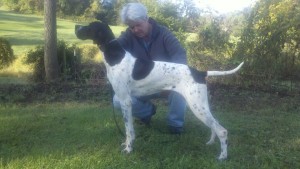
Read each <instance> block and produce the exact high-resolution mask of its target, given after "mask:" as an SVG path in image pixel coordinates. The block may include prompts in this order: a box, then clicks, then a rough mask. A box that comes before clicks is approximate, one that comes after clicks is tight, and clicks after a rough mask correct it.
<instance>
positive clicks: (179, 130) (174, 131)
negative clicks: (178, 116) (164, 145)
mask: <svg viewBox="0 0 300 169" xmlns="http://www.w3.org/2000/svg"><path fill="white" fill-rule="evenodd" d="M169 132H170V133H171V134H181V133H182V132H183V127H175V126H169Z"/></svg>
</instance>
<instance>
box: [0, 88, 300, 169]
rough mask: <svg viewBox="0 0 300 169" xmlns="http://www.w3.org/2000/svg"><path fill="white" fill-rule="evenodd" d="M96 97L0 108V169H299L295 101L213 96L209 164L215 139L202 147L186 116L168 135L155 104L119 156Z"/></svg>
mask: <svg viewBox="0 0 300 169" xmlns="http://www.w3.org/2000/svg"><path fill="white" fill-rule="evenodd" d="M100 97H103V95H99V98H100ZM99 98H98V99H95V100H93V99H91V100H86V101H76V100H74V101H71V100H69V101H61V102H47V101H46V102H45V101H43V100H41V99H38V98H37V100H36V101H33V102H31V103H26V104H24V103H21V102H15V103H13V102H6V103H2V104H0V124H1V125H0V168H8V169H10V168H11V169H16V168H20V169H21V168H30V169H31V168H49V169H52V168H72V169H73V168H78V169H82V168H105V169H106V168H112V169H115V168H118V169H128V168H130V169H135V168H136V169H140V168H147V169H148V168H151V169H152V168H153V169H159V168H164V169H183V168H190V169H196V168H208V169H219V168H226V169H233V168H242V169H247V168H249V169H257V168H260V169H262V168H266V169H269V168H270V169H274V168H278V169H282V168H287V169H289V168H299V167H300V159H299V158H300V123H299V119H300V114H299V111H300V109H299V101H300V100H299V98H295V97H285V98H280V97H278V96H277V95H272V94H267V93H258V92H256V93H254V92H251V91H250V92H249V91H238V92H237V91H233V90H230V91H222V90H217V93H216V94H214V96H213V97H212V99H211V107H212V110H213V114H214V116H215V117H216V118H217V119H218V120H219V122H220V123H221V124H222V125H223V126H225V127H226V128H227V129H228V131H229V147H228V153H229V158H228V159H227V160H226V161H223V162H219V161H217V160H216V157H217V155H218V154H219V149H220V145H219V143H218V141H216V143H215V144H213V145H211V146H207V145H205V142H206V141H208V139H209V134H210V131H209V130H208V128H206V127H205V126H204V125H203V124H202V123H199V122H198V120H196V119H195V117H194V116H193V115H192V114H191V112H188V113H187V116H186V123H185V132H184V134H182V135H181V136H176V135H170V134H168V132H167V126H166V122H165V115H166V114H165V113H166V112H165V111H166V107H165V106H163V105H164V104H163V103H162V102H158V103H159V106H158V113H157V114H156V115H155V116H154V117H153V119H152V126H151V127H145V126H143V125H140V124H137V123H135V129H136V136H137V138H136V141H135V144H134V151H133V152H132V153H131V154H123V153H121V146H120V144H121V143H122V141H124V137H123V136H121V135H120V134H119V133H118V131H117V129H116V126H115V123H114V120H113V116H112V110H111V107H110V103H109V102H108V100H109V99H108V98H106V97H105V98H102V101H101V99H100V100H99ZM66 100H68V99H66ZM117 119H118V123H119V124H120V125H121V126H122V127H123V123H122V120H121V117H120V116H118V117H117Z"/></svg>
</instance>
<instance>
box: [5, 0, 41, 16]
mask: <svg viewBox="0 0 300 169" xmlns="http://www.w3.org/2000/svg"><path fill="white" fill-rule="evenodd" d="M4 4H5V5H7V6H8V7H9V8H10V9H11V10H13V11H15V12H21V13H41V12H42V11H43V8H44V0H4Z"/></svg>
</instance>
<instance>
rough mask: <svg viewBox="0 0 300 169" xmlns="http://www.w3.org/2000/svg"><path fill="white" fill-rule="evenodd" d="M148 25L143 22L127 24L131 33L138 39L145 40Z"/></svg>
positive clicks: (147, 33) (146, 22)
mask: <svg viewBox="0 0 300 169" xmlns="http://www.w3.org/2000/svg"><path fill="white" fill-rule="evenodd" d="M149 25H150V24H149V23H148V21H144V20H141V21H135V22H129V23H128V26H129V28H130V30H131V32H132V33H133V34H134V35H135V36H137V37H139V38H146V37H147V36H148V35H149V29H150V28H149V27H150V26H149Z"/></svg>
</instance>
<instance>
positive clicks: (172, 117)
mask: <svg viewBox="0 0 300 169" xmlns="http://www.w3.org/2000/svg"><path fill="white" fill-rule="evenodd" d="M121 20H122V22H123V23H124V24H126V25H128V28H127V30H126V31H125V32H123V33H122V34H121V35H120V37H119V38H118V41H119V43H120V44H121V45H122V47H123V48H124V49H125V50H126V51H128V52H130V53H131V54H132V55H133V56H134V57H137V58H142V59H146V60H154V61H166V62H173V63H181V64H186V62H187V59H186V52H185V50H184V49H183V47H182V46H181V45H180V43H179V41H178V40H177V38H176V37H175V36H174V35H173V34H172V33H171V32H170V31H169V30H168V29H167V28H166V27H163V26H161V25H159V24H157V23H156V21H155V20H153V19H152V18H149V17H148V15H147V9H146V7H145V6H144V5H142V4H141V3H128V4H126V5H125V6H124V7H123V9H122V11H121ZM165 93H166V92H163V93H158V94H154V95H151V96H145V97H140V98H132V102H133V103H132V114H133V116H134V117H136V118H139V119H140V120H141V121H142V122H143V123H145V124H150V120H151V117H152V115H154V114H155V113H156V107H155V106H154V105H153V104H152V103H151V102H150V99H152V98H157V97H163V96H165V95H166V94H165ZM167 97H168V101H169V111H168V115H167V124H168V126H169V129H170V132H171V133H172V134H180V133H181V132H182V131H183V123H184V113H185V108H186V102H185V100H184V98H183V97H182V96H181V95H179V94H178V93H176V92H168V93H167ZM114 105H115V107H120V106H119V101H118V98H117V97H116V96H115V97H114Z"/></svg>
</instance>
